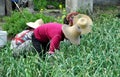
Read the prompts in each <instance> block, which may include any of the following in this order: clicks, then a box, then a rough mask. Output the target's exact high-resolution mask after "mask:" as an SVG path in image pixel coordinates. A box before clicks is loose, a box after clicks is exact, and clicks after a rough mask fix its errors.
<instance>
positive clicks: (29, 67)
mask: <svg viewBox="0 0 120 77" xmlns="http://www.w3.org/2000/svg"><path fill="white" fill-rule="evenodd" d="M93 21H94V25H93V31H92V32H91V33H90V34H88V35H83V38H82V39H81V43H80V46H75V45H70V44H69V43H68V42H61V45H60V47H61V48H60V51H56V54H55V55H54V56H46V59H45V60H42V59H41V58H39V57H38V54H33V53H30V55H28V56H27V58H23V57H22V56H21V57H20V58H19V59H14V58H13V57H12V53H11V50H10V49H9V44H8V45H7V46H6V47H5V48H4V49H1V51H0V77H120V60H119V59H120V19H118V18H116V17H115V16H114V15H108V14H105V13H104V14H100V15H99V16H98V17H97V18H94V20H93Z"/></svg>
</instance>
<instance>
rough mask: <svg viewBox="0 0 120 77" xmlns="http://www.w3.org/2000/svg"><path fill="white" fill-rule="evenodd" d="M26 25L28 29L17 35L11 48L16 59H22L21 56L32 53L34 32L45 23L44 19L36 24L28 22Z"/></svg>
mask: <svg viewBox="0 0 120 77" xmlns="http://www.w3.org/2000/svg"><path fill="white" fill-rule="evenodd" d="M26 24H27V26H28V28H27V29H25V30H23V31H22V32H20V33H18V34H16V36H15V37H14V38H13V39H12V41H11V46H10V48H11V49H12V53H13V56H14V57H20V55H25V53H26V52H28V51H32V49H33V46H32V41H31V38H32V37H31V36H32V34H33V30H34V29H36V28H37V27H38V26H40V25H42V24H43V21H42V19H38V20H36V21H35V22H28V23H26Z"/></svg>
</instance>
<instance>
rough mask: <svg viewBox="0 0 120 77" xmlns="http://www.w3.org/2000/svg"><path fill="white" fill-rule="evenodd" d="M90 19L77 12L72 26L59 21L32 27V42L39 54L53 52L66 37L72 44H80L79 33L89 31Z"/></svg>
mask: <svg viewBox="0 0 120 77" xmlns="http://www.w3.org/2000/svg"><path fill="white" fill-rule="evenodd" d="M91 25H92V20H91V18H90V17H89V16H87V15H84V14H78V15H76V16H75V17H74V18H73V26H70V25H67V24H60V23H52V22H51V23H46V24H43V25H42V26H39V27H38V28H36V29H34V32H33V35H32V44H33V47H34V48H35V49H36V51H37V52H38V53H39V55H40V56H42V55H45V53H48V54H54V53H55V50H59V46H60V42H61V41H63V40H64V39H68V40H69V41H70V42H71V43H72V44H75V45H79V44H80V35H81V34H87V33H89V32H91Z"/></svg>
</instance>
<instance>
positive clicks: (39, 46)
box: [32, 34, 49, 57]
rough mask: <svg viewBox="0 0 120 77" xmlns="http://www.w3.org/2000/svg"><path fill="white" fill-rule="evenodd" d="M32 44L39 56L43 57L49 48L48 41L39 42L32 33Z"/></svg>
mask: <svg viewBox="0 0 120 77" xmlns="http://www.w3.org/2000/svg"><path fill="white" fill-rule="evenodd" d="M32 44H33V47H34V48H35V50H36V51H37V52H38V53H39V56H42V57H44V56H45V53H46V51H48V50H49V43H42V42H40V41H39V40H37V39H36V38H35V36H34V34H33V35H32Z"/></svg>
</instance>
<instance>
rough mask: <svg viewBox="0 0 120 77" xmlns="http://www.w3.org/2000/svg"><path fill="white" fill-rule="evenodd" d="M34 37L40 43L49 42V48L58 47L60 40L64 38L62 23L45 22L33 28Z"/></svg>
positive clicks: (52, 49)
mask: <svg viewBox="0 0 120 77" xmlns="http://www.w3.org/2000/svg"><path fill="white" fill-rule="evenodd" d="M34 35H35V38H36V39H38V40H39V41H40V42H42V43H48V42H50V47H49V50H50V51H53V52H54V50H55V49H59V44H60V41H62V40H64V34H63V31H62V24H59V23H47V24H43V25H42V26H40V27H38V28H36V29H35V30H34Z"/></svg>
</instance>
